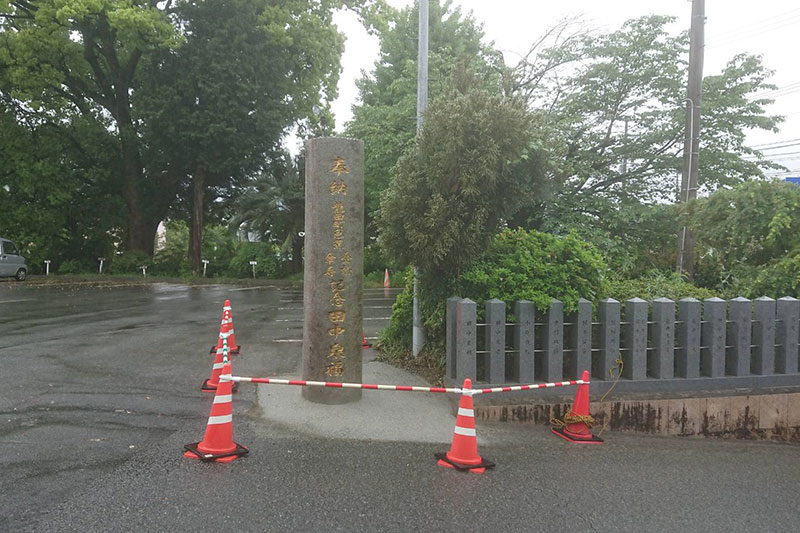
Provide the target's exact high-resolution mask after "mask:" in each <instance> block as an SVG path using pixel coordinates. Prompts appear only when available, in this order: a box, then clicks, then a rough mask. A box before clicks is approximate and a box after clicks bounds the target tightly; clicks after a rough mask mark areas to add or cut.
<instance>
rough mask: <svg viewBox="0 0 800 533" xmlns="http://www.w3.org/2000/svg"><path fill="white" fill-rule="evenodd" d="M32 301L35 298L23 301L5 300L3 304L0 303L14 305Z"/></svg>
mask: <svg viewBox="0 0 800 533" xmlns="http://www.w3.org/2000/svg"><path fill="white" fill-rule="evenodd" d="M31 300H33V298H23V299H21V300H3V301H2V302H0V304H13V303H17V302H29V301H31Z"/></svg>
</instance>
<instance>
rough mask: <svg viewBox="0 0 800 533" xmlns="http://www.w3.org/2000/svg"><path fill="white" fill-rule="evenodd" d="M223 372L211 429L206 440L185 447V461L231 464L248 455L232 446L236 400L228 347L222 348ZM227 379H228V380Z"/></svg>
mask: <svg viewBox="0 0 800 533" xmlns="http://www.w3.org/2000/svg"><path fill="white" fill-rule="evenodd" d="M222 350H223V361H224V363H223V369H222V379H221V381H220V383H219V386H218V387H217V394H216V396H214V403H213V404H212V405H211V414H210V415H209V416H208V425H207V426H206V433H205V435H203V440H201V441H200V442H194V443H191V444H187V445H186V446H184V449H185V450H186V451H185V452H184V453H183V456H184V457H188V458H189V459H200V460H201V461H213V462H217V463H229V462H231V461H233V460H234V459H236V458H237V457H239V456H242V455H246V454H247V453H248V451H249V450H248V449H247V448H245V447H244V446H242V445H241V444H237V443H235V442H233V400H232V395H231V393H232V388H233V382H232V381H230V379H229V378H230V377H231V364H230V361H228V346H227V343H226V344H223V348H222ZM225 378H228V379H225Z"/></svg>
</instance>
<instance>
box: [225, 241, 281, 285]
mask: <svg viewBox="0 0 800 533" xmlns="http://www.w3.org/2000/svg"><path fill="white" fill-rule="evenodd" d="M250 261H256V262H258V264H257V265H256V275H257V276H259V277H261V278H267V279H273V278H276V277H278V275H279V274H281V273H282V261H281V256H280V250H279V249H278V247H277V246H275V245H274V244H271V243H268V242H240V243H238V244H237V245H236V253H235V255H234V256H233V258H232V259H231V262H230V266H229V268H228V272H229V274H230V275H232V276H234V277H237V278H247V277H251V276H252V275H253V266H252V265H251V264H250Z"/></svg>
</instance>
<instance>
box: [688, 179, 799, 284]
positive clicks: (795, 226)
mask: <svg viewBox="0 0 800 533" xmlns="http://www.w3.org/2000/svg"><path fill="white" fill-rule="evenodd" d="M689 218H690V220H691V222H690V223H691V227H692V228H693V231H694V232H695V238H696V239H697V245H696V246H697V250H698V259H697V261H698V264H697V267H696V272H697V279H698V282H700V283H702V284H703V285H705V286H709V287H715V288H719V289H724V290H726V291H728V292H729V293H738V294H736V295H737V296H739V295H743V296H749V297H752V296H762V295H763V294H758V292H754V291H756V290H757V291H764V294H767V295H777V296H785V295H784V294H778V292H779V289H780V290H788V289H791V288H792V287H794V289H793V290H794V291H796V287H797V283H798V275H800V271H798V270H796V267H797V264H798V261H797V257H796V256H797V254H798V253H800V187H797V186H796V185H794V184H790V183H785V182H770V181H762V180H754V181H749V182H746V183H744V184H742V185H740V186H738V187H736V188H735V189H730V190H727V189H725V190H719V191H717V192H715V193H714V194H712V195H711V196H709V197H708V198H703V199H700V200H698V201H697V202H695V203H694V205H693V206H692V207H691V211H690V213H689ZM793 269H795V270H793ZM756 280H758V283H757V284H755V285H753V284H754V283H755V281H756ZM770 280H772V281H770ZM771 287H772V288H771ZM795 294H796V293H795Z"/></svg>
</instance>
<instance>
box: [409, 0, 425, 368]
mask: <svg viewBox="0 0 800 533" xmlns="http://www.w3.org/2000/svg"><path fill="white" fill-rule="evenodd" d="M418 33H419V38H418V39H419V40H418V45H417V135H419V132H420V130H421V129H422V122H423V115H424V114H425V109H426V108H427V107H428V0H419V32H418ZM418 285H419V271H418V270H417V267H414V308H413V324H414V327H413V330H412V335H411V352H412V353H413V354H414V356H415V357H416V356H417V355H419V352H420V351H422V347H423V346H424V345H425V330H424V329H423V328H422V317H421V316H420V313H419V287H418Z"/></svg>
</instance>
